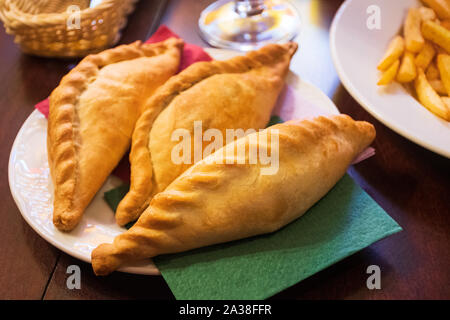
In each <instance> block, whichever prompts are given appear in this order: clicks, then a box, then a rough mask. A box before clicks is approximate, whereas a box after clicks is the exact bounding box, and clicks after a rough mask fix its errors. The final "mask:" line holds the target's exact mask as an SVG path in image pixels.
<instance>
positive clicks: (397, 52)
mask: <svg viewBox="0 0 450 320" xmlns="http://www.w3.org/2000/svg"><path fill="white" fill-rule="evenodd" d="M404 50H405V41H404V40H403V38H402V37H401V36H396V37H395V38H394V39H392V41H391V42H390V43H389V47H388V49H387V51H386V53H385V55H384V57H383V59H382V60H381V62H380V64H379V65H378V70H381V71H386V70H387V69H389V67H390V66H392V64H393V63H394V62H395V61H396V60H398V59H399V58H400V57H401V56H402V54H403V52H404Z"/></svg>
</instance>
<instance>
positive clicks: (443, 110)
mask: <svg viewBox="0 0 450 320" xmlns="http://www.w3.org/2000/svg"><path fill="white" fill-rule="evenodd" d="M414 86H415V88H416V92H417V97H418V99H419V101H420V103H421V104H423V106H424V107H425V108H427V109H428V110H430V111H431V112H433V113H434V114H435V115H437V116H438V117H440V118H442V119H444V120H446V121H450V109H449V108H448V107H447V105H446V104H445V103H444V101H443V100H442V99H441V97H440V96H439V95H438V94H437V92H436V91H435V90H434V89H433V87H432V86H431V84H430V83H429V82H428V80H427V78H426V77H425V74H424V72H423V70H422V69H420V68H419V70H418V75H417V78H416V81H415V83H414Z"/></svg>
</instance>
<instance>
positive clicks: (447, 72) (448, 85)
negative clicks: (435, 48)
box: [437, 54, 450, 96]
mask: <svg viewBox="0 0 450 320" xmlns="http://www.w3.org/2000/svg"><path fill="white" fill-rule="evenodd" d="M437 66H438V69H439V73H440V75H441V79H442V83H443V85H444V87H445V90H446V91H447V94H448V95H449V96H450V55H448V54H440V55H438V57H437Z"/></svg>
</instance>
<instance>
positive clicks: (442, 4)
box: [422, 0, 450, 19]
mask: <svg viewBox="0 0 450 320" xmlns="http://www.w3.org/2000/svg"><path fill="white" fill-rule="evenodd" d="M422 2H423V3H425V4H426V5H428V6H429V7H430V8H432V9H433V10H434V11H435V12H436V14H437V15H438V17H439V18H440V19H450V1H448V0H422Z"/></svg>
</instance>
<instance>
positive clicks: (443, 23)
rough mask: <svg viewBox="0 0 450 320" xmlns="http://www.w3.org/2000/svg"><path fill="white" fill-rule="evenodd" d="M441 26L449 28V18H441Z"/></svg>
mask: <svg viewBox="0 0 450 320" xmlns="http://www.w3.org/2000/svg"><path fill="white" fill-rule="evenodd" d="M441 26H443V27H444V28H445V29H447V30H450V19H447V20H442V21H441Z"/></svg>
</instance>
